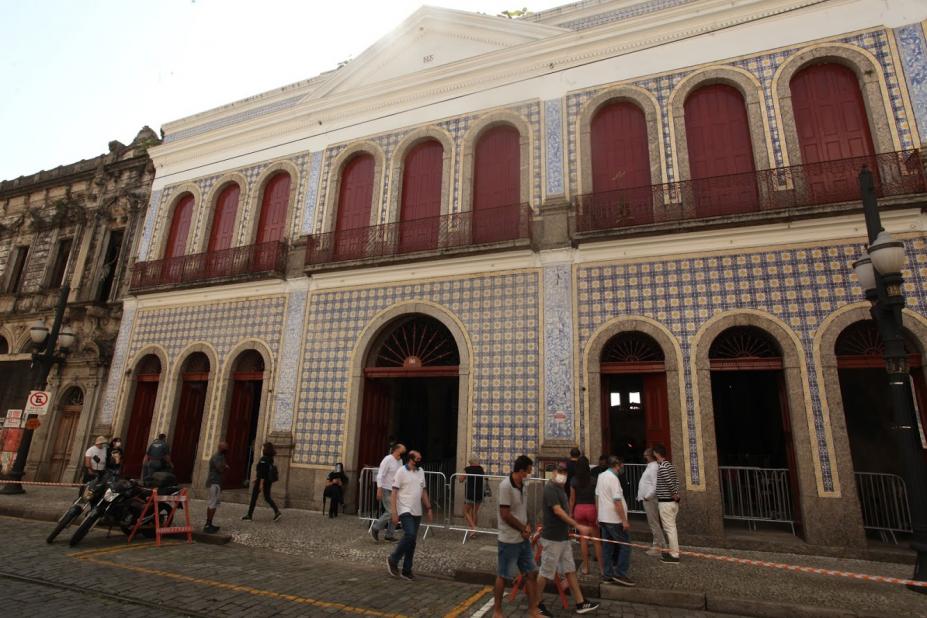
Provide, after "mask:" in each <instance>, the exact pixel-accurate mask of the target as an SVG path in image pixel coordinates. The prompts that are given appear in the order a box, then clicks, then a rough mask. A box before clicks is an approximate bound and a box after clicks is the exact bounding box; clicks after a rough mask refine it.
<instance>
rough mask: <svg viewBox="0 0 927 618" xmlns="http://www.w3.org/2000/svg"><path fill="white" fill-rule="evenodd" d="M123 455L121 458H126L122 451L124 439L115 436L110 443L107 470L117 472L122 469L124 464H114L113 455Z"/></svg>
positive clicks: (107, 453) (107, 454)
mask: <svg viewBox="0 0 927 618" xmlns="http://www.w3.org/2000/svg"><path fill="white" fill-rule="evenodd" d="M115 452H119V453H121V455H122V456H121V458H120V459H122V458H124V457H125V452H124V451H123V450H122V439H121V438H119V437H118V436H113V439H112V440H110V441H109V449H108V450H107V452H106V469H107V470H116V471H117V472H118V471H119V469H120V468H121V467H122V463H121V462H120V463H119V464H114V463H113V453H115Z"/></svg>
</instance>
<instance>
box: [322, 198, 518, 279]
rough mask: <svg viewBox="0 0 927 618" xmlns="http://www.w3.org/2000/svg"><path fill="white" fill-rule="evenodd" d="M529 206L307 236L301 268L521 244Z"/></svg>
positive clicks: (469, 212)
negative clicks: (303, 262)
mask: <svg viewBox="0 0 927 618" xmlns="http://www.w3.org/2000/svg"><path fill="white" fill-rule="evenodd" d="M530 217H531V208H530V207H529V206H528V205H527V204H515V205H512V206H504V207H501V208H492V209H486V210H479V211H475V212H474V211H467V212H460V213H453V214H448V215H441V216H440V217H426V218H422V219H412V220H409V221H397V222H394V223H384V224H382V225H373V226H370V227H362V228H355V229H350V230H338V231H337V232H327V233H324V234H314V235H312V236H309V238H308V239H307V242H306V266H307V267H313V266H320V265H325V264H333V263H344V262H356V261H364V260H370V259H376V260H377V261H380V260H383V259H386V260H390V261H392V260H393V259H397V258H410V259H412V258H415V257H431V256H434V255H435V253H438V254H447V253H465V252H469V251H478V250H480V249H487V248H493V249H496V248H504V247H509V246H525V245H527V244H528V243H529V241H530V239H531V220H530Z"/></svg>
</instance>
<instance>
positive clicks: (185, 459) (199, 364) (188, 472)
mask: <svg viewBox="0 0 927 618" xmlns="http://www.w3.org/2000/svg"><path fill="white" fill-rule="evenodd" d="M208 386H209V358H207V357H206V355H205V354H203V353H202V352H194V353H193V354H191V355H190V356H188V357H187V359H186V360H185V361H184V363H183V367H182V368H181V370H180V396H179V399H178V403H177V413H176V414H175V415H174V437H173V440H172V444H171V460H172V461H173V462H174V474H176V475H177V480H178V481H179V482H181V483H189V482H190V481H191V480H192V478H193V466H194V463H195V462H196V449H197V446H198V445H199V441H200V427H201V426H202V423H203V408H204V407H205V405H206V390H207V387H208Z"/></svg>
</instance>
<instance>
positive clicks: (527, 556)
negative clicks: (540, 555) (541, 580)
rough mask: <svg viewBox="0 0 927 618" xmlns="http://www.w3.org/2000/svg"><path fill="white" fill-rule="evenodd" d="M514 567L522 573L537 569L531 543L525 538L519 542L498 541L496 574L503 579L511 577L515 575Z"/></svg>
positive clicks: (525, 573)
mask: <svg viewBox="0 0 927 618" xmlns="http://www.w3.org/2000/svg"><path fill="white" fill-rule="evenodd" d="M514 567H517V568H518V570H519V571H520V572H521V574H522V575H527V574H529V573H534V572H535V571H537V570H538V567H537V565H536V564H535V563H534V555H533V554H532V552H531V543H530V542H529V541H528V540H527V539H526V540H524V541H522V542H521V543H503V542H502V541H499V564H498V566H497V569H496V575H498V576H499V577H502V578H504V579H512V578H514V577H515V572H514Z"/></svg>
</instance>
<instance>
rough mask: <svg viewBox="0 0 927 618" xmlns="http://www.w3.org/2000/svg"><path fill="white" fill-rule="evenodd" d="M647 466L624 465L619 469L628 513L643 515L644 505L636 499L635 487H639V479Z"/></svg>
mask: <svg viewBox="0 0 927 618" xmlns="http://www.w3.org/2000/svg"><path fill="white" fill-rule="evenodd" d="M646 469H647V464H635V463H626V464H624V467H622V468H621V474H622V484H623V486H624V492H625V493H624V501H625V502H627V503H628V513H640V514H642V515H643V514H645V513H646V511H644V503H643V502H641V501H640V500H638V499H637V486H638V485H640V482H641V477H642V476H643V475H644V470H646Z"/></svg>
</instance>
